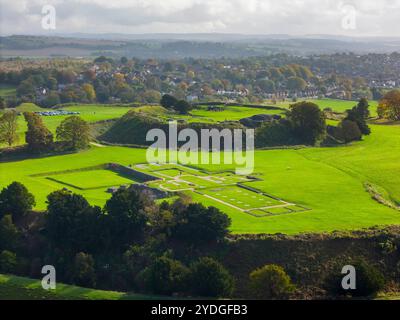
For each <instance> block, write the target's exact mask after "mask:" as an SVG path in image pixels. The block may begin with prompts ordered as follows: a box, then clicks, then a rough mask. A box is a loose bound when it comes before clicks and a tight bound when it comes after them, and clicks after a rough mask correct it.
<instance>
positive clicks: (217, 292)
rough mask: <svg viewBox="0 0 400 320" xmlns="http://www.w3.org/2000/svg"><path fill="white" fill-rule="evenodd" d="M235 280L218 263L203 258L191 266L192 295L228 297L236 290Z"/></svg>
mask: <svg viewBox="0 0 400 320" xmlns="http://www.w3.org/2000/svg"><path fill="white" fill-rule="evenodd" d="M234 285H235V282H234V278H233V277H232V276H231V275H230V273H229V272H228V271H227V270H226V269H225V268H224V267H223V266H222V265H221V264H220V263H219V262H217V261H215V260H214V259H212V258H208V257H203V258H200V259H199V260H198V261H196V262H194V263H192V264H191V266H190V288H191V290H192V293H193V294H195V295H199V296H203V297H228V296H230V295H231V294H232V292H233V289H234Z"/></svg>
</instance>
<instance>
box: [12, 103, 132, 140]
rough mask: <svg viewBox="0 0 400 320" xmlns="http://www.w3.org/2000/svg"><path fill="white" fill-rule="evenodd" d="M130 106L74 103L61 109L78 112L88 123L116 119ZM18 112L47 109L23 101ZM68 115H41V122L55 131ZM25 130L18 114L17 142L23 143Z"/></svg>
mask: <svg viewBox="0 0 400 320" xmlns="http://www.w3.org/2000/svg"><path fill="white" fill-rule="evenodd" d="M131 109H132V108H130V107H116V106H104V105H95V104H89V105H76V106H70V107H65V108H62V110H66V111H77V112H79V113H80V114H79V116H80V117H81V118H82V119H84V120H85V121H87V122H89V123H93V122H97V121H102V120H108V119H116V118H119V117H121V116H123V115H124V114H125V113H126V112H128V111H129V110H131ZM16 110H17V111H19V112H21V113H22V112H26V111H30V112H38V111H48V110H49V109H43V108H40V107H38V106H37V105H35V104H33V103H23V104H21V105H20V106H18V107H17V108H16ZM67 117H68V115H65V116H43V117H42V119H43V122H44V124H45V125H46V127H47V128H48V129H49V130H50V131H51V132H53V133H55V132H56V128H57V127H58V126H59V124H60V123H61V121H63V120H64V119H65V118H67ZM26 130H27V126H26V122H25V120H24V117H23V115H20V116H19V118H18V135H19V143H18V144H23V143H24V142H25V136H24V134H25V132H26Z"/></svg>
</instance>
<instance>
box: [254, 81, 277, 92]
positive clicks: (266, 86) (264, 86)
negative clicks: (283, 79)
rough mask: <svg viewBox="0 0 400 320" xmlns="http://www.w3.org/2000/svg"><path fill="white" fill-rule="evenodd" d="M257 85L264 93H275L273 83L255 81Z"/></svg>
mask: <svg viewBox="0 0 400 320" xmlns="http://www.w3.org/2000/svg"><path fill="white" fill-rule="evenodd" d="M257 85H258V86H259V87H260V89H261V90H262V91H264V92H274V91H275V82H273V81H272V80H268V79H261V80H259V81H257Z"/></svg>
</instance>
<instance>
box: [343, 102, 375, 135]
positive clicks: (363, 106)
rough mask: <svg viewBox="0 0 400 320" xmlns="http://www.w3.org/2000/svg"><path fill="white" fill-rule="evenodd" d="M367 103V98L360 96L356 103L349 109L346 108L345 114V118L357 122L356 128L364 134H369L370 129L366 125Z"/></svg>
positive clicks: (367, 115)
mask: <svg viewBox="0 0 400 320" xmlns="http://www.w3.org/2000/svg"><path fill="white" fill-rule="evenodd" d="M368 107H369V104H368V100H367V99H365V98H361V99H360V101H359V102H358V104H357V105H356V106H355V107H353V108H352V109H350V110H347V116H346V118H345V120H350V121H353V122H355V123H357V125H358V128H359V129H360V131H361V133H362V134H364V135H369V134H370V133H371V129H370V128H369V127H368V124H367V119H368V117H369V109H368Z"/></svg>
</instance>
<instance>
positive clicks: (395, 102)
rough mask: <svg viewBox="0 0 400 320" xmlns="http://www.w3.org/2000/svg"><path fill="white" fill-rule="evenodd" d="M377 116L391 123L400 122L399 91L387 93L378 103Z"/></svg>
mask: <svg viewBox="0 0 400 320" xmlns="http://www.w3.org/2000/svg"><path fill="white" fill-rule="evenodd" d="M378 114H379V116H380V117H382V118H386V119H389V120H393V121H398V120H400V90H398V89H397V90H392V91H389V92H387V93H386V94H385V95H384V96H383V98H382V100H380V101H379V106H378Z"/></svg>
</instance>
